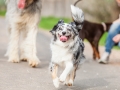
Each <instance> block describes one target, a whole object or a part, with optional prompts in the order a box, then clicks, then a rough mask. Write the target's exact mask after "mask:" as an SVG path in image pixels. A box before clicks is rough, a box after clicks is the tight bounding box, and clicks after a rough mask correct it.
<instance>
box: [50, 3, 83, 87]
mask: <svg viewBox="0 0 120 90" xmlns="http://www.w3.org/2000/svg"><path fill="white" fill-rule="evenodd" d="M71 11H72V17H73V20H74V21H73V22H71V23H64V21H63V20H60V21H59V22H58V23H57V24H56V25H55V26H54V27H53V29H52V30H51V31H50V32H51V33H52V35H53V39H52V41H51V44H50V47H51V51H52V58H51V63H50V71H51V72H52V79H53V84H54V86H55V87H56V88H58V87H59V82H62V83H64V84H65V85H67V86H72V85H73V81H74V79H75V75H76V70H77V69H78V66H79V64H80V63H81V62H82V60H83V59H84V55H83V51H84V43H83V41H82V39H80V38H79V30H81V29H82V26H83V22H84V14H83V11H82V10H81V9H79V8H77V7H75V6H73V5H71ZM59 66H60V67H64V68H65V69H64V71H63V72H62V74H61V75H60V77H59V78H58V77H57V71H58V70H57V69H58V67H59Z"/></svg>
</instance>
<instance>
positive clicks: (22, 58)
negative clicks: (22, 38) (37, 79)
mask: <svg viewBox="0 0 120 90" xmlns="http://www.w3.org/2000/svg"><path fill="white" fill-rule="evenodd" d="M20 60H21V61H27V60H28V59H27V58H26V57H25V56H23V55H22V56H21V57H20Z"/></svg>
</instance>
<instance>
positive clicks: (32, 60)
mask: <svg viewBox="0 0 120 90" xmlns="http://www.w3.org/2000/svg"><path fill="white" fill-rule="evenodd" d="M28 61H29V65H30V66H32V67H36V66H37V65H38V64H40V60H39V59H38V58H37V57H35V58H30V59H29V60H28Z"/></svg>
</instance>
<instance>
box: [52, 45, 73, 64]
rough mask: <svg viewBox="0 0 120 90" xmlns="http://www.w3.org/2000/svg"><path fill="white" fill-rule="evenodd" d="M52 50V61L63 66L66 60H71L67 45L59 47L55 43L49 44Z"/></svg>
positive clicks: (71, 56)
mask: <svg viewBox="0 0 120 90" xmlns="http://www.w3.org/2000/svg"><path fill="white" fill-rule="evenodd" d="M51 50H52V62H54V63H57V64H58V65H61V66H63V65H64V64H65V63H66V62H69V61H72V58H73V55H72V53H70V52H69V51H68V50H69V49H68V48H67V47H61V46H58V45H55V44H51Z"/></svg>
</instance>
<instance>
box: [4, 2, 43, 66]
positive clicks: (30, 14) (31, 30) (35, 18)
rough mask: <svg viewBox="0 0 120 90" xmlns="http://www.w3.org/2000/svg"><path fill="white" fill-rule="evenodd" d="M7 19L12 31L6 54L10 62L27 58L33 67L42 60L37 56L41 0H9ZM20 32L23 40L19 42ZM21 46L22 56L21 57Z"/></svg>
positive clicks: (9, 28) (10, 31)
mask: <svg viewBox="0 0 120 90" xmlns="http://www.w3.org/2000/svg"><path fill="white" fill-rule="evenodd" d="M6 3H7V13H6V19H7V22H8V30H9V33H10V42H9V47H8V50H7V53H6V56H8V57H9V60H8V61H9V62H14V63H18V62H19V61H20V60H26V61H28V62H29V65H30V66H32V67H35V66H37V65H38V64H39V63H40V61H39V59H38V57H37V56H36V34H37V30H38V23H39V20H40V13H41V0H7V2H6ZM20 34H21V35H22V38H23V39H22V42H21V43H19V39H20ZM19 44H20V45H19ZM19 46H20V57H19Z"/></svg>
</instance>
